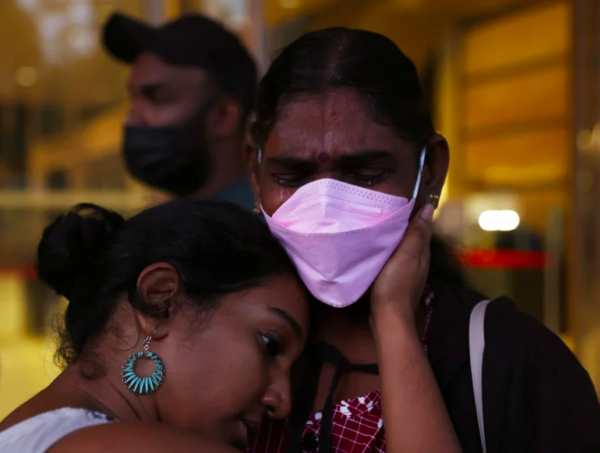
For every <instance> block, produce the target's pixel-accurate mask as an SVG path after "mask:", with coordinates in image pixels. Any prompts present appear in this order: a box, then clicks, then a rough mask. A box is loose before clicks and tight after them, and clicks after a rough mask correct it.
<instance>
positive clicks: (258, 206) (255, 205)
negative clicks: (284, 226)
mask: <svg viewBox="0 0 600 453" xmlns="http://www.w3.org/2000/svg"><path fill="white" fill-rule="evenodd" d="M252 212H254V214H257V215H258V214H261V210H260V203H259V202H258V201H257V202H256V203H254V209H253V210H252Z"/></svg>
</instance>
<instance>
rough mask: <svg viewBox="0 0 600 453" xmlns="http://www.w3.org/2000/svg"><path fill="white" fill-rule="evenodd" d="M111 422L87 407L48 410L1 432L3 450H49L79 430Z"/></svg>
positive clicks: (35, 452)
mask: <svg viewBox="0 0 600 453" xmlns="http://www.w3.org/2000/svg"><path fill="white" fill-rule="evenodd" d="M110 422H111V420H110V419H109V418H108V417H107V416H106V415H104V414H102V413H99V412H91V411H88V410H85V409H74V408H70V407H65V408H62V409H57V410H54V411H50V412H45V413H43V414H40V415H36V416H35V417H32V418H29V419H27V420H24V421H22V422H21V423H18V424H16V425H14V426H11V427H10V428H8V429H7V430H5V431H0V453H46V452H47V451H48V450H49V449H50V448H51V447H52V446H53V445H54V444H56V443H57V442H58V441H59V440H61V439H62V438H63V437H65V436H68V435H69V434H71V433H73V432H75V431H77V430H79V429H82V428H88V427H90V426H95V425H102V424H104V423H110Z"/></svg>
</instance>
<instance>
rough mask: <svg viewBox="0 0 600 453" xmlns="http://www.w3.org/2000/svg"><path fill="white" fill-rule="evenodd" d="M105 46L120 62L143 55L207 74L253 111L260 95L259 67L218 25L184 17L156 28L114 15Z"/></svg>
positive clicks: (108, 24) (106, 30) (105, 32)
mask: <svg viewBox="0 0 600 453" xmlns="http://www.w3.org/2000/svg"><path fill="white" fill-rule="evenodd" d="M102 42H103V44H104V47H105V48H106V50H107V51H108V52H109V53H110V54H111V55H112V56H113V57H115V58H116V59H117V60H120V61H122V62H124V63H127V64H130V63H132V62H133V61H135V59H136V58H137V57H138V56H139V55H140V54H141V53H143V52H152V53H154V54H156V55H158V56H159V57H160V58H162V59H163V60H165V61H166V62H167V63H170V64H173V65H177V66H194V67H200V68H203V69H205V70H207V71H208V72H209V73H210V74H211V75H212V76H213V77H215V79H216V80H217V82H219V83H220V84H221V85H222V86H223V87H224V88H225V89H226V90H227V91H228V92H229V93H230V94H231V95H232V96H234V97H236V98H237V99H238V100H239V101H240V102H241V103H242V106H243V108H244V110H245V111H246V112H247V113H249V112H250V111H251V110H252V107H253V104H254V98H255V95H256V84H257V73H256V65H255V64H254V61H253V59H252V57H251V56H250V54H249V53H248V51H247V50H246V49H245V48H244V46H243V45H242V43H241V42H240V40H239V39H238V38H237V37H236V36H235V35H233V34H232V33H230V32H229V31H227V30H226V29H225V28H223V26H221V25H219V24H218V23H216V22H214V21H212V20H210V19H208V18H206V17H204V16H201V15H199V14H186V15H183V16H181V17H179V18H178V19H177V20H174V21H172V22H168V23H167V24H165V25H164V26H162V27H158V28H157V27H152V26H150V25H148V24H145V23H143V22H140V21H138V20H135V19H133V18H131V17H128V16H125V15H124V14H120V13H115V14H113V15H112V16H111V17H110V19H109V20H108V21H107V22H106V24H105V25H104V29H103V33H102Z"/></svg>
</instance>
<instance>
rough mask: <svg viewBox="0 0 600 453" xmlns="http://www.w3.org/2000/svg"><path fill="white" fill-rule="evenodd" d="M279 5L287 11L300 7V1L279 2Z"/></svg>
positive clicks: (285, 0)
mask: <svg viewBox="0 0 600 453" xmlns="http://www.w3.org/2000/svg"><path fill="white" fill-rule="evenodd" d="M279 4H280V5H281V7H282V8H285V9H296V8H298V7H299V6H300V0H279Z"/></svg>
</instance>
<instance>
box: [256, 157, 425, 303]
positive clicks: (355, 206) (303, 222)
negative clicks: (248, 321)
mask: <svg viewBox="0 0 600 453" xmlns="http://www.w3.org/2000/svg"><path fill="white" fill-rule="evenodd" d="M424 161H425V150H423V151H422V152H421V157H420V164H419V173H418V176H417V183H416V185H415V189H414V193H413V198H412V200H408V199H406V198H403V197H395V196H392V195H387V194H383V193H380V192H376V191H373V190H369V189H364V188H362V187H358V186H354V185H352V184H346V183H344V182H340V181H336V180H334V179H319V180H318V181H315V182H312V183H310V184H306V185H305V186H302V187H301V188H300V189H298V190H297V191H296V192H295V193H294V195H292V196H291V197H290V198H289V199H288V200H287V201H286V202H285V203H283V204H282V205H281V207H280V208H279V209H278V210H277V211H275V213H274V214H273V217H269V216H268V215H267V214H266V213H264V210H263V213H264V215H265V219H266V221H267V224H268V225H269V228H270V229H271V232H272V233H273V234H274V235H275V236H277V237H278V238H279V240H280V241H281V242H282V243H283V245H284V247H285V248H286V250H287V252H288V254H289V255H290V258H291V259H292V260H293V261H294V263H295V264H296V267H297V269H298V272H299V274H300V277H301V278H302V280H303V281H304V284H305V285H306V286H307V287H308V289H309V290H310V292H311V293H312V294H313V295H314V296H315V297H316V298H317V299H318V300H320V301H321V302H323V303H326V304H327V305H331V306H333V307H338V308H342V307H346V306H348V305H351V304H353V303H354V302H356V301H357V300H358V299H359V298H360V297H361V296H362V295H363V294H364V293H365V292H366V291H367V289H369V287H370V286H371V284H372V283H373V282H374V281H375V278H377V275H378V274H379V272H381V269H383V266H384V265H385V263H386V262H387V260H388V259H389V258H390V256H391V255H392V253H393V252H394V250H395V249H396V247H398V244H400V241H401V240H402V238H403V237H404V233H405V232H406V228H407V227H408V222H409V219H410V215H411V213H412V210H413V207H414V204H415V197H416V196H417V193H418V190H419V185H420V183H421V174H422V172H423V163H424Z"/></svg>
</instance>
